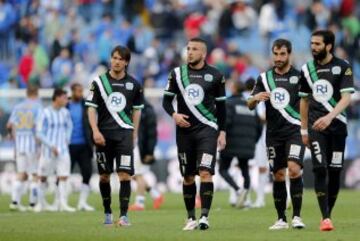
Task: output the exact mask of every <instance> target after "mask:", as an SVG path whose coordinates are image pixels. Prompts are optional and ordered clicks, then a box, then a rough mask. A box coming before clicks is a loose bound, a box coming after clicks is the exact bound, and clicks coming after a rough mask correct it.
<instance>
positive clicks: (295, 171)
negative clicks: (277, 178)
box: [288, 162, 301, 178]
mask: <svg viewBox="0 0 360 241" xmlns="http://www.w3.org/2000/svg"><path fill="white" fill-rule="evenodd" d="M288 170H289V177H290V178H298V177H299V176H301V167H300V166H299V165H298V164H297V163H295V162H289V163H288Z"/></svg>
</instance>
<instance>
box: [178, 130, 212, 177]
mask: <svg viewBox="0 0 360 241" xmlns="http://www.w3.org/2000/svg"><path fill="white" fill-rule="evenodd" d="M217 137H218V132H217V131H216V130H215V129H214V128H212V127H202V128H201V129H199V130H194V131H191V132H184V131H181V130H178V131H177V134H176V143H177V148H178V158H179V164H180V171H181V174H182V175H183V176H192V175H197V174H199V170H208V171H209V172H210V173H211V174H212V175H213V174H214V173H215V172H214V170H215V163H216V148H217Z"/></svg>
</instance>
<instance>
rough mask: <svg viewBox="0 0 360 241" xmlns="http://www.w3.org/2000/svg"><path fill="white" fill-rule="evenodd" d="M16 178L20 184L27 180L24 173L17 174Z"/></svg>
mask: <svg viewBox="0 0 360 241" xmlns="http://www.w3.org/2000/svg"><path fill="white" fill-rule="evenodd" d="M18 177H19V180H20V181H22V182H24V181H26V180H27V179H28V175H27V173H26V172H22V173H19V175H18Z"/></svg>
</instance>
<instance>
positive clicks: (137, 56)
mask: <svg viewBox="0 0 360 241" xmlns="http://www.w3.org/2000/svg"><path fill="white" fill-rule="evenodd" d="M356 2H357V1H356V0H302V1H291V0H216V1H213V0H131V1H128V0H76V1H73V0H51V1H47V0H0V88H1V89H3V90H4V89H10V88H25V87H26V86H27V85H28V84H29V83H31V84H36V85H38V86H40V87H41V88H52V87H68V86H70V84H71V83H73V82H78V83H81V84H82V85H84V86H85V87H87V86H88V85H89V82H90V81H91V79H92V77H93V76H94V75H96V74H98V73H100V72H103V71H104V70H105V69H106V66H107V64H108V60H109V59H108V56H109V55H110V50H111V49H112V48H113V47H114V46H115V45H118V44H121V45H126V46H128V47H129V48H130V49H131V51H132V52H133V53H132V60H131V64H130V68H129V72H130V73H131V74H133V75H135V77H136V78H137V79H139V80H141V81H142V82H143V83H142V84H144V86H145V87H159V88H164V86H165V85H166V81H167V76H168V74H169V70H170V69H171V68H173V67H174V66H176V65H179V64H180V63H181V62H182V56H183V53H184V46H185V44H186V40H187V39H189V38H191V37H195V36H201V37H203V38H205V39H206V40H207V41H208V43H209V46H210V48H209V55H208V62H209V63H210V64H213V65H216V67H218V68H219V69H220V70H221V71H222V72H223V73H224V74H225V76H226V77H227V78H228V79H229V78H232V79H237V80H240V81H245V80H247V79H248V78H256V76H257V75H258V74H259V73H260V72H261V71H263V70H264V69H266V68H268V67H269V65H270V64H271V62H270V58H269V57H270V50H269V46H270V44H271V42H272V40H273V39H275V38H278V37H285V38H288V39H289V40H291V41H292V43H293V49H294V58H293V63H294V65H295V66H296V67H300V66H301V65H302V64H303V63H304V62H305V61H307V60H308V59H309V58H310V57H311V55H310V51H309V40H310V34H311V31H313V30H314V29H317V28H330V29H332V30H333V31H334V32H335V34H336V44H337V48H336V54H337V55H338V56H339V57H342V58H345V59H348V60H349V61H350V62H351V63H352V65H353V72H354V76H355V85H356V86H357V87H358V86H359V85H360V84H359V83H360V21H359V19H360V4H357V3H356ZM9 106H10V105H6V106H5V107H4V106H3V105H1V107H0V109H3V110H2V111H1V110H0V115H2V112H3V111H5V112H8V110H7V109H6V108H7V107H9ZM10 108H11V107H10ZM357 112H360V111H357Z"/></svg>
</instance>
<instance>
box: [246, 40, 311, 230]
mask: <svg viewBox="0 0 360 241" xmlns="http://www.w3.org/2000/svg"><path fill="white" fill-rule="evenodd" d="M290 53H291V43H290V42H289V41H288V40H286V39H277V40H275V41H274V43H273V46H272V56H273V61H274V67H273V68H271V69H269V70H268V71H266V72H264V73H262V74H261V75H260V76H259V78H258V79H257V82H256V85H255V87H254V90H253V92H252V94H251V96H250V98H249V100H248V107H249V108H250V109H253V108H255V106H256V105H257V104H258V103H259V102H260V101H265V105H266V120H267V130H266V146H267V152H268V159H269V163H270V168H271V171H272V172H273V176H274V184H273V197H274V203H275V208H276V211H277V214H278V220H277V221H276V222H275V224H274V225H272V226H271V227H269V229H270V230H279V229H287V228H289V225H288V223H287V221H286V215H285V209H286V198H287V192H286V183H285V176H286V168H288V170H289V177H290V196H291V200H292V205H293V217H292V222H291V225H292V227H293V228H304V227H305V224H304V223H303V222H302V219H301V217H300V211H301V205H302V195H303V180H302V171H301V169H302V166H303V157H304V151H305V146H304V145H303V143H302V141H301V135H300V114H299V102H300V98H299V97H298V95H297V92H298V89H299V78H300V72H299V71H298V70H296V69H295V68H294V67H293V66H292V65H291V63H290Z"/></svg>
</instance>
